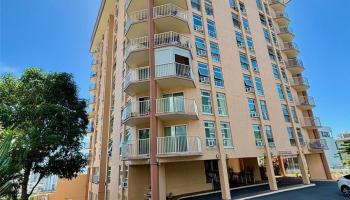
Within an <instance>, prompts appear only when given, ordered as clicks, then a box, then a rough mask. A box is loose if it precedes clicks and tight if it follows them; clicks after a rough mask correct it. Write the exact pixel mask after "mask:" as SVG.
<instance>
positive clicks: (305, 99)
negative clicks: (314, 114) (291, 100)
mask: <svg viewBox="0 0 350 200" xmlns="http://www.w3.org/2000/svg"><path fill="white" fill-rule="evenodd" d="M298 105H301V106H305V105H306V106H307V105H310V106H315V101H314V98H313V97H310V96H299V97H298Z"/></svg>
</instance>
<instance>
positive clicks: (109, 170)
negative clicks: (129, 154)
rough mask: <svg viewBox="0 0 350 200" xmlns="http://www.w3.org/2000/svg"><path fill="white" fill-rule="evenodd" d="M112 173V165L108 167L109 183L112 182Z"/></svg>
mask: <svg viewBox="0 0 350 200" xmlns="http://www.w3.org/2000/svg"><path fill="white" fill-rule="evenodd" d="M111 175H112V168H111V167H110V166H108V169H107V183H110V182H111Z"/></svg>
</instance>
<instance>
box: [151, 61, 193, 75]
mask: <svg viewBox="0 0 350 200" xmlns="http://www.w3.org/2000/svg"><path fill="white" fill-rule="evenodd" d="M167 76H178V77H184V78H190V79H193V73H192V69H191V66H189V65H184V64H181V63H176V62H175V63H167V64H162V65H157V66H156V77H157V78H162V77H167Z"/></svg>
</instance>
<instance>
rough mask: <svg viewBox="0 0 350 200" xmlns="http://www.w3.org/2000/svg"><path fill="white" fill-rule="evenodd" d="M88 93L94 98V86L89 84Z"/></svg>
mask: <svg viewBox="0 0 350 200" xmlns="http://www.w3.org/2000/svg"><path fill="white" fill-rule="evenodd" d="M89 91H90V94H91V95H93V96H94V95H95V93H96V84H91V85H90V86H89Z"/></svg>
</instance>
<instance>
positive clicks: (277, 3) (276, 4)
mask: <svg viewBox="0 0 350 200" xmlns="http://www.w3.org/2000/svg"><path fill="white" fill-rule="evenodd" d="M269 4H270V7H271V8H272V9H274V10H275V11H276V12H282V11H283V10H284V8H285V6H286V2H285V0H269Z"/></svg>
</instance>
